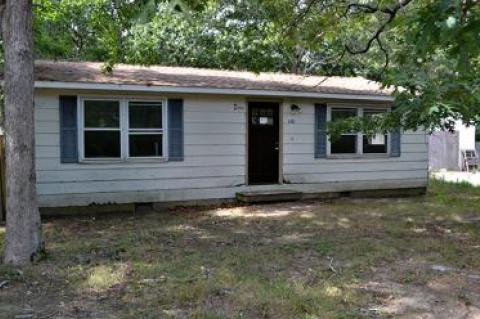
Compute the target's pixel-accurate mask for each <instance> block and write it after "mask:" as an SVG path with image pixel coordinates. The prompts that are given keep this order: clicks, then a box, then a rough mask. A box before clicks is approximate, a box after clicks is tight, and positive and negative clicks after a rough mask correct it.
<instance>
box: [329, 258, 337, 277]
mask: <svg viewBox="0 0 480 319" xmlns="http://www.w3.org/2000/svg"><path fill="white" fill-rule="evenodd" d="M327 259H328V260H330V264H329V265H328V269H329V270H330V271H332V272H333V273H335V274H336V273H337V270H336V269H335V267H333V257H329V256H327Z"/></svg>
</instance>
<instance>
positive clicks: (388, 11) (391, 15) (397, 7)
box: [345, 0, 412, 55]
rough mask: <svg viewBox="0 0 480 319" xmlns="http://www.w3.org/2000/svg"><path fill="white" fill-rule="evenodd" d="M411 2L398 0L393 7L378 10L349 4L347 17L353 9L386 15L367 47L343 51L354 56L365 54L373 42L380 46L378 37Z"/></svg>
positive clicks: (346, 47) (348, 48) (364, 5)
mask: <svg viewBox="0 0 480 319" xmlns="http://www.w3.org/2000/svg"><path fill="white" fill-rule="evenodd" d="M410 2H412V0H400V1H399V2H398V3H397V4H396V5H395V6H393V7H386V8H378V7H373V6H370V5H366V4H360V3H351V4H349V5H348V6H347V9H346V11H345V14H346V15H348V14H349V13H350V11H351V10H352V9H353V8H354V9H357V10H360V12H364V13H376V12H382V13H385V14H387V15H388V19H387V21H385V22H384V23H382V24H381V25H380V27H379V28H378V29H377V31H376V32H375V33H374V35H373V36H372V37H371V38H370V39H369V40H368V41H367V45H366V46H365V47H364V48H363V49H361V50H353V49H352V48H350V47H349V46H348V45H346V46H345V49H346V50H347V52H348V53H350V54H352V55H355V54H363V53H367V52H368V51H369V50H370V48H371V47H372V44H373V42H377V43H378V44H379V45H380V46H381V40H380V35H381V34H382V32H383V31H385V29H386V28H387V26H388V25H389V24H390V23H392V21H393V20H394V19H395V16H396V15H397V13H398V11H400V9H402V8H404V7H405V6H407V5H408V4H409V3H410ZM381 50H382V51H384V52H385V51H386V50H385V49H384V48H383V47H381Z"/></svg>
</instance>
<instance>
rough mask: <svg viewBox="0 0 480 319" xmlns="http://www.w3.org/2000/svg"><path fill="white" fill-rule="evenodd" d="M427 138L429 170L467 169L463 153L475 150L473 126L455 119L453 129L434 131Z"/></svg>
mask: <svg viewBox="0 0 480 319" xmlns="http://www.w3.org/2000/svg"><path fill="white" fill-rule="evenodd" d="M428 139H429V167H430V170H432V171H438V170H449V171H462V170H466V169H467V167H466V165H465V160H464V154H465V153H466V152H467V151H472V150H473V151H475V126H473V125H471V126H466V125H465V124H463V123H462V121H456V122H455V130H454V131H452V132H449V131H434V132H432V134H430V135H429V138H428Z"/></svg>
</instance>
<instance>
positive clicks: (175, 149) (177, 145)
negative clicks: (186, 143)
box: [167, 99, 183, 162]
mask: <svg viewBox="0 0 480 319" xmlns="http://www.w3.org/2000/svg"><path fill="white" fill-rule="evenodd" d="M167 113H168V160H169V161H175V162H181V161H183V100H182V99H169V100H168V110H167Z"/></svg>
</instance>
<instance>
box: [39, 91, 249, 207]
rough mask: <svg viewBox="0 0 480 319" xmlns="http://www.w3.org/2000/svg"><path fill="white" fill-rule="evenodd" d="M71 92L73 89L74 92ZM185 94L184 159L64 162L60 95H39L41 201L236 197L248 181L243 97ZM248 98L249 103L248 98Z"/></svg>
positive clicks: (61, 203) (62, 203) (53, 203)
mask: <svg viewBox="0 0 480 319" xmlns="http://www.w3.org/2000/svg"><path fill="white" fill-rule="evenodd" d="M70 94H71V93H70ZM183 98H184V134H185V149H184V152H185V159H184V161H182V162H149V163H145V162H143V163H142V162H125V163H110V164H105V163H102V164H86V163H79V164H76V163H75V164H61V163H60V135H59V129H60V123H59V109H58V108H59V98H58V94H54V93H44V92H42V93H38V94H37V95H36V99H35V120H36V122H35V125H36V126H35V130H36V158H37V161H36V165H37V185H38V195H39V201H40V205H41V206H44V207H45V206H66V205H68V206H70V205H86V204H90V203H109V202H142V201H148V202H150V201H164V200H190V199H203V198H215V197H220V198H223V197H231V196H232V192H228V193H225V191H224V189H225V188H232V187H234V186H238V185H244V184H245V171H246V165H245V162H246V150H245V145H246V142H245V141H246V127H245V116H246V115H245V112H246V111H245V107H244V108H240V110H238V108H237V110H234V104H237V105H243V106H244V104H245V99H243V98H240V99H239V98H222V97H198V96H189V97H183ZM242 103H243V104H242Z"/></svg>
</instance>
